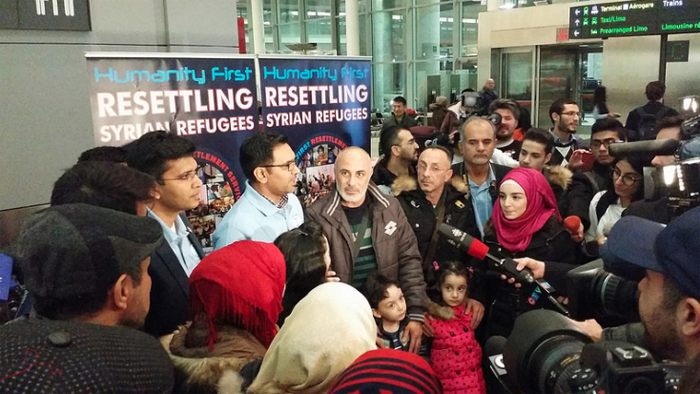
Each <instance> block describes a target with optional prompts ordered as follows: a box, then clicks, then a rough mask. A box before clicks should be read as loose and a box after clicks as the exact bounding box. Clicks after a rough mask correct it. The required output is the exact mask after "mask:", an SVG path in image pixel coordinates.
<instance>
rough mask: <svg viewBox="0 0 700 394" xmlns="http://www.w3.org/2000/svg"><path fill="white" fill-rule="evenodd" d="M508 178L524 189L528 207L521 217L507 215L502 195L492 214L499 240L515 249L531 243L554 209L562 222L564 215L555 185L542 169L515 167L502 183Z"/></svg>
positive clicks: (512, 250) (511, 249)
mask: <svg viewBox="0 0 700 394" xmlns="http://www.w3.org/2000/svg"><path fill="white" fill-rule="evenodd" d="M509 179H510V180H513V181H514V182H516V183H517V184H518V185H520V187H522V188H523V190H524V191H525V197H526V198H527V208H526V209H525V212H524V213H523V214H522V215H521V216H520V217H519V218H517V219H513V220H510V219H506V217H505V216H504V215H503V210H502V209H501V201H500V199H499V200H498V201H496V203H495V204H494V206H493V214H492V215H491V218H492V220H493V227H494V229H495V230H496V238H497V239H498V243H499V244H501V246H503V247H504V248H506V249H507V250H508V251H510V252H513V253H516V252H522V251H523V250H525V249H526V248H527V247H528V245H530V241H531V240H532V235H533V234H534V233H536V232H537V231H539V230H540V229H541V228H542V227H543V226H544V224H545V223H546V222H547V220H549V218H550V217H551V216H552V214H553V213H555V212H556V214H557V220H559V221H560V222H561V215H559V209H558V208H557V200H556V198H555V197H554V192H553V191H552V187H551V186H549V182H547V179H545V177H544V175H542V173H541V172H539V171H537V170H533V169H531V168H516V169H513V170H511V171H510V172H509V173H508V174H507V175H506V176H505V177H504V178H503V180H502V181H501V185H502V184H503V182H505V181H507V180H509Z"/></svg>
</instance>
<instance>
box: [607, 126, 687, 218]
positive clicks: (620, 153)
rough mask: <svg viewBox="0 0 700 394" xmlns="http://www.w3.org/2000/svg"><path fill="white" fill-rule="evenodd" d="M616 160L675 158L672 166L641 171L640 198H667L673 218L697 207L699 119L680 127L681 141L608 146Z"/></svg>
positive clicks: (656, 141)
mask: <svg viewBox="0 0 700 394" xmlns="http://www.w3.org/2000/svg"><path fill="white" fill-rule="evenodd" d="M609 151H610V154H611V155H612V156H616V157H625V156H642V157H647V158H649V159H651V158H652V157H653V156H657V155H675V156H676V157H677V160H678V162H677V163H676V164H672V165H668V166H664V167H659V168H651V167H649V168H645V169H644V197H645V198H646V199H647V200H658V199H660V198H662V197H667V198H668V205H669V207H671V208H672V210H673V215H674V216H678V215H681V214H682V213H683V212H685V211H687V210H689V209H691V208H694V207H697V206H700V116H696V117H694V118H692V119H689V120H686V121H685V122H683V124H682V125H681V141H677V140H655V141H639V142H628V143H618V144H612V145H610V147H609Z"/></svg>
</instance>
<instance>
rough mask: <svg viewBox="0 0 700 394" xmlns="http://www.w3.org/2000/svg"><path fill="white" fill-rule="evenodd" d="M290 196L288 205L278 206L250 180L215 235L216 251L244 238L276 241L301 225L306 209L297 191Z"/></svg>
mask: <svg viewBox="0 0 700 394" xmlns="http://www.w3.org/2000/svg"><path fill="white" fill-rule="evenodd" d="M287 197H288V199H289V201H288V202H287V204H286V205H284V207H282V208H278V207H277V206H276V205H275V204H273V203H272V202H270V200H269V199H267V198H266V197H265V196H263V195H262V194H260V193H258V191H257V190H255V189H254V188H253V187H252V186H250V184H249V183H248V182H247V181H246V189H245V192H244V193H243V195H242V196H241V198H240V199H238V201H236V203H235V204H233V208H231V210H230V211H228V212H227V213H226V216H224V218H223V220H221V222H219V224H218V225H217V226H216V231H214V234H212V242H213V244H214V250H217V249H221V248H223V247H224V246H226V245H230V244H232V243H234V242H236V241H241V240H244V239H249V240H253V241H261V242H273V241H274V240H275V239H277V237H278V236H279V235H280V234H282V233H284V232H286V231H289V230H292V229H295V228H297V227H299V226H300V225H301V224H302V223H303V222H304V210H303V209H302V208H301V203H300V202H299V199H298V198H297V197H296V196H295V195H294V194H293V193H289V194H288V195H287Z"/></svg>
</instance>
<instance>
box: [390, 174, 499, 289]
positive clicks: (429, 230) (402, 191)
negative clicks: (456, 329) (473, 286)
mask: <svg viewBox="0 0 700 394" xmlns="http://www.w3.org/2000/svg"><path fill="white" fill-rule="evenodd" d="M392 189H393V191H394V194H398V195H397V197H396V198H397V199H398V200H399V203H401V208H402V209H403V211H404V213H405V214H406V218H407V219H408V223H409V224H410V225H411V228H412V229H413V232H414V233H415V234H416V239H417V241H418V250H419V251H420V254H421V258H422V259H423V274H424V276H425V282H426V285H427V287H428V288H430V287H432V286H434V285H435V284H436V281H437V278H436V276H435V268H436V267H435V266H434V265H433V264H432V261H431V262H428V263H426V262H425V258H426V255H427V253H428V250H429V248H430V241H431V239H432V237H433V231H434V229H435V226H436V222H437V217H436V216H435V214H434V213H433V205H432V204H431V203H430V201H428V200H427V199H426V198H425V193H423V191H422V190H421V189H420V188H418V184H417V182H416V180H415V179H413V178H410V177H406V176H403V177H399V178H398V179H397V180H396V182H394V185H393V186H392ZM444 193H445V194H444V202H443V204H444V207H445V214H444V218H443V221H442V223H445V224H449V225H450V226H454V227H456V228H458V229H460V230H462V231H464V232H466V233H467V234H469V235H471V236H472V237H474V238H477V239H478V238H480V236H481V234H480V233H479V229H478V227H476V219H475V218H474V210H473V208H472V204H471V202H470V201H469V188H468V187H466V185H465V184H464V183H463V182H460V181H459V179H458V178H455V179H453V183H452V184H447V185H445V192H444ZM432 260H434V261H436V262H437V263H438V265H441V264H442V263H445V262H448V261H461V262H462V263H464V265H465V266H467V267H472V268H474V269H475V270H479V271H483V270H484V269H485V266H484V263H482V262H480V261H478V260H475V259H473V258H471V257H469V255H467V254H466V253H465V252H463V251H461V250H459V249H457V248H456V247H454V246H452V245H450V244H449V243H448V242H447V240H446V239H445V237H444V236H442V235H440V237H439V238H438V241H437V248H436V249H435V254H434V256H433V259H432ZM470 292H471V293H472V298H476V299H479V295H478V292H476V291H470ZM480 301H481V300H480Z"/></svg>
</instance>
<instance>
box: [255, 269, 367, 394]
mask: <svg viewBox="0 0 700 394" xmlns="http://www.w3.org/2000/svg"><path fill="white" fill-rule="evenodd" d="M376 338H377V325H376V323H375V322H374V317H373V316H372V309H371V308H370V306H369V303H368V302H367V300H366V299H365V297H364V296H363V295H362V294H360V292H358V291H357V290H356V289H355V288H354V287H352V286H350V285H348V284H345V283H340V282H333V283H325V284H322V285H320V286H317V287H316V288H314V289H313V290H311V292H309V294H308V295H307V296H306V297H304V298H303V299H302V300H301V301H300V302H299V303H298V304H297V306H296V307H294V310H293V311H292V314H291V315H289V317H288V318H287V320H285V322H284V326H283V327H282V329H280V332H279V333H278V334H277V336H276V337H275V340H274V341H272V345H270V348H269V349H268V351H267V354H266V355H265V358H264V359H263V362H262V365H261V366H260V372H259V373H258V375H257V377H256V378H255V380H254V381H253V383H252V384H251V385H250V387H249V388H248V391H247V392H248V393H249V394H252V393H255V394H277V393H295V394H296V393H303V394H316V393H326V392H328V390H329V389H330V387H331V385H332V384H333V382H334V381H335V380H336V379H337V378H338V376H339V375H340V374H341V373H342V372H343V371H344V370H345V369H346V368H347V367H348V366H349V365H350V364H351V363H352V362H353V361H354V360H355V359H356V358H357V357H359V356H360V355H361V354H363V353H365V352H366V351H368V350H372V349H376V347H377V346H376Z"/></svg>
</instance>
